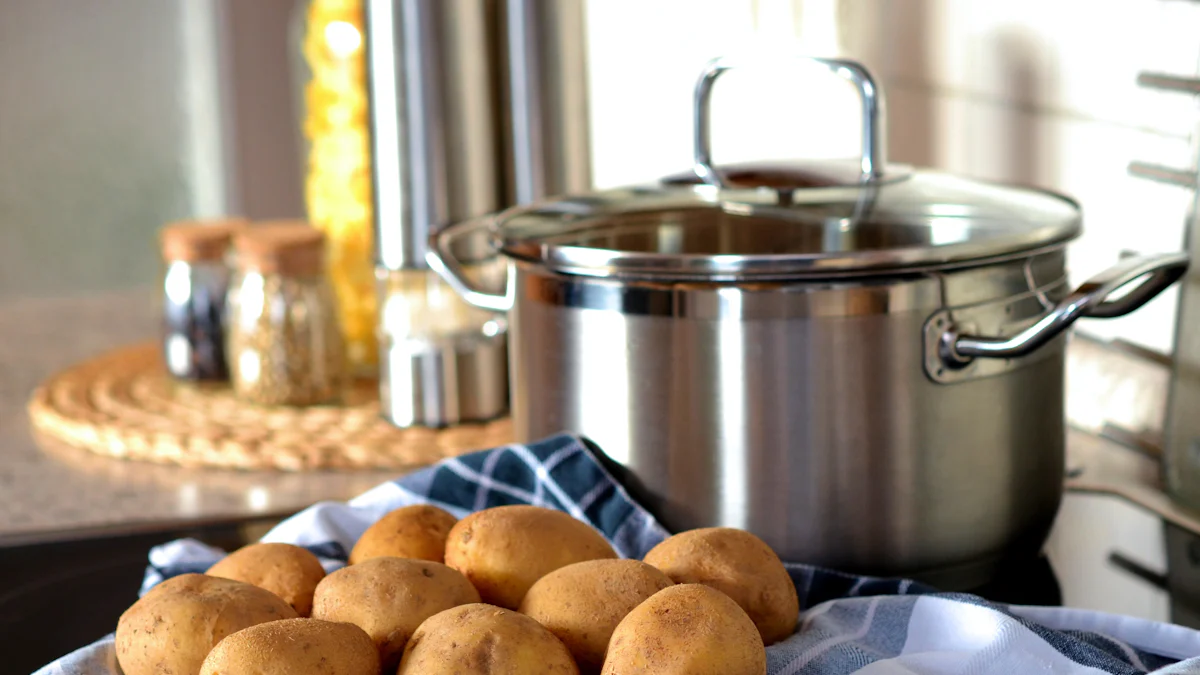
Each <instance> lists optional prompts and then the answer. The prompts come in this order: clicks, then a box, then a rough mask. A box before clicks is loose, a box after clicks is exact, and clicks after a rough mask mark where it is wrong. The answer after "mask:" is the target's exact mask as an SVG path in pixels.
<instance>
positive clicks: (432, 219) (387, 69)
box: [365, 0, 503, 270]
mask: <svg viewBox="0 0 1200 675" xmlns="http://www.w3.org/2000/svg"><path fill="white" fill-rule="evenodd" d="M365 11H366V20H367V24H366V25H367V40H366V49H367V52H366V53H367V65H368V72H369V76H368V78H369V79H368V81H369V88H370V105H371V128H372V147H371V154H372V171H373V179H374V188H375V189H374V194H375V204H374V206H375V220H376V242H377V244H376V257H377V261H378V263H379V264H380V265H381V266H383V267H384V268H386V269H393V270H394V269H402V268H423V267H424V266H425V248H426V245H427V242H428V239H429V235H430V234H432V233H433V232H436V231H437V230H438V228H440V227H442V226H444V225H446V224H448V223H451V222H454V221H456V220H461V219H463V218H468V217H471V216H476V215H480V214H483V213H488V212H490V211H494V210H496V209H497V208H499V207H500V206H501V205H502V203H503V183H502V181H503V171H502V169H501V166H500V164H499V161H498V157H499V156H500V153H501V148H502V141H501V140H500V135H499V134H500V129H499V124H500V120H499V112H498V111H499V102H498V99H497V94H498V92H497V87H496V84H495V77H494V75H493V73H494V71H495V70H496V69H497V68H498V62H497V54H496V49H495V47H494V42H495V39H496V36H495V33H496V30H497V29H496V27H495V26H496V23H495V12H496V8H495V3H494V0H368V2H367V3H366V5H365Z"/></svg>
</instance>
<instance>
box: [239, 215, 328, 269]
mask: <svg viewBox="0 0 1200 675" xmlns="http://www.w3.org/2000/svg"><path fill="white" fill-rule="evenodd" d="M234 247H235V248H236V249H237V255H238V264H239V265H240V266H241V267H242V269H246V270H254V271H256V272H260V273H263V274H284V275H295V276H312V275H316V274H320V273H321V271H322V270H323V269H324V263H325V234H324V233H322V232H321V231H320V230H318V229H316V228H315V227H313V226H311V225H309V224H308V223H305V222H302V221H279V222H270V223H262V224H260V225H254V226H252V227H248V228H246V229H244V230H242V231H240V232H238V234H237V236H236V237H235V238H234Z"/></svg>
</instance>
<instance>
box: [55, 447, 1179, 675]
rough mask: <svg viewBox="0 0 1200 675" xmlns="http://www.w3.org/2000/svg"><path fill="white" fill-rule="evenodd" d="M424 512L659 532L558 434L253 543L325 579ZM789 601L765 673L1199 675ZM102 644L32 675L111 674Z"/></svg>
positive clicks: (902, 586) (390, 489)
mask: <svg viewBox="0 0 1200 675" xmlns="http://www.w3.org/2000/svg"><path fill="white" fill-rule="evenodd" d="M422 502H427V503H431V504H435V505H437V506H440V507H442V508H444V509H446V510H447V511H449V512H451V513H453V514H454V515H455V516H457V517H460V518H461V517H463V516H465V515H466V514H467V513H470V512H472V511H478V510H480V509H483V508H487V507H490V506H500V505H503V504H537V505H540V506H547V507H552V508H556V509H561V510H563V511H566V512H568V513H570V514H571V515H572V516H574V517H576V518H579V519H581V520H584V521H586V522H588V523H590V524H591V525H593V526H594V527H596V528H597V529H599V530H600V531H601V532H603V533H604V534H605V536H607V537H608V538H609V540H610V541H612V543H613V546H614V547H615V548H616V550H617V552H618V553H620V555H622V556H624V557H632V558H641V557H642V555H643V554H645V553H646V552H647V551H649V550H650V548H651V547H653V546H654V545H655V544H657V543H658V542H660V541H662V540H663V538H665V537H666V536H667V532H666V531H665V530H664V529H663V527H662V526H661V525H659V524H658V522H657V521H656V520H655V519H654V518H653V517H652V516H651V515H650V514H649V513H647V512H646V511H645V510H644V509H642V508H641V507H640V506H639V505H637V504H636V503H634V502H633V501H632V499H630V497H629V495H628V494H627V493H626V492H625V490H624V489H622V488H621V486H620V485H619V484H618V483H616V482H615V481H614V480H613V478H612V477H611V476H610V475H609V474H608V473H607V472H606V471H605V470H604V469H603V468H602V466H601V465H600V464H599V463H598V462H597V460H596V458H595V456H594V455H593V454H592V453H591V451H590V450H589V449H588V448H587V447H586V446H585V445H584V444H583V443H582V442H581V441H580V440H578V439H577V438H574V437H571V436H558V437H554V438H551V439H548V440H545V441H542V442H540V443H535V444H532V445H511V446H506V447H503V448H498V449H495V450H489V451H484V452H478V453H474V454H471V455H466V456H463V457H459V458H457V459H450V460H447V461H444V462H442V463H441V464H439V465H437V466H434V467H432V468H429V469H426V470H424V471H420V472H417V473H414V474H411V475H409V476H406V477H404V478H401V479H400V480H397V481H395V482H392V483H386V484H384V485H380V486H378V487H376V488H374V489H372V490H371V491H369V492H367V493H366V494H363V495H361V496H359V497H357V498H355V499H353V500H351V501H350V502H349V503H348V504H341V503H322V504H317V505H315V506H312V507H310V508H308V509H306V510H304V511H302V512H300V513H298V514H296V515H295V516H293V517H291V518H289V519H288V520H286V521H284V522H283V523H280V524H279V525H278V526H277V527H275V528H274V529H273V530H271V532H269V533H268V534H267V536H266V537H264V538H263V540H264V541H274V542H288V543H293V544H298V545H301V546H305V547H307V548H308V549H309V550H311V551H313V552H314V553H316V554H317V555H318V556H319V557H321V559H322V562H323V563H324V564H325V568H326V569H327V570H330V571H332V570H334V569H337V568H338V567H341V566H342V565H344V564H345V560H346V553H347V551H349V550H350V548H351V547H352V546H353V544H354V542H355V541H356V540H357V539H358V537H359V536H360V535H361V534H362V533H363V531H364V530H366V528H367V526H368V525H370V524H371V523H372V522H374V521H375V520H377V519H378V518H379V517H381V516H382V515H383V514H385V513H387V512H388V511H390V510H392V509H395V508H399V507H401V506H405V505H408V504H415V503H422ZM223 555H224V552H223V551H220V550H217V549H214V548H211V547H208V546H205V545H204V544H201V543H199V542H197V541H194V540H188V539H184V540H179V541H174V542H171V543H168V544H165V545H163V546H159V547H157V548H155V549H154V550H153V551H152V552H151V554H150V567H149V568H148V570H147V572H146V579H145V583H144V585H143V589H142V591H143V592H145V591H146V590H147V589H149V588H150V587H152V586H153V585H154V584H156V583H158V582H160V581H162V580H163V579H164V578H167V577H170V576H173V575H176V574H182V573H185V572H203V571H204V570H206V569H207V568H208V567H209V566H210V565H211V564H212V563H214V562H216V561H217V560H218V559H220V558H221V556H223ZM789 570H790V571H791V574H792V578H793V579H794V580H795V582H796V588H797V591H798V592H799V595H800V607H801V611H802V617H801V618H802V620H801V622H800V625H799V628H798V630H797V632H796V634H795V635H793V636H792V637H791V638H789V639H788V640H786V641H784V642H781V643H779V644H776V645H772V646H771V647H769V648H767V660H768V672H769V673H770V674H771V675H784V674H788V675H792V674H798V673H816V674H822V675H825V674H829V675H833V674H839V675H840V674H843V673H847V674H848V673H860V674H867V673H914V674H916V673H920V674H929V675H933V674H939V675H940V674H943V673H944V674H951V673H954V674H960V673H961V674H969V675H984V674H996V675H1001V674H1003V675H1010V674H1013V673H1046V674H1055V675H1065V674H1067V673H1088V674H1092V675H1095V674H1098V673H1120V674H1122V675H1123V674H1126V673H1145V672H1155V673H1200V632H1198V631H1194V630H1190V629H1187V628H1183V627H1181V626H1174V625H1170V624H1162V623H1156V622H1153V621H1145V620H1142V619H1135V618H1132V617H1124V616H1116V615H1111V614H1102V613H1099V612H1091V611H1083V610H1073V609H1064V608H1053V607H1022V606H1008V605H998V604H995V603H991V602H987V601H986V600H983V599H981V598H978V597H975V596H971V595H965V594H956V593H937V592H935V591H934V590H933V589H930V588H926V587H923V586H921V585H920V584H917V583H913V582H911V581H904V580H891V579H874V578H866V577H855V576H850V575H845V574H839V573H836V572H831V571H828V570H822V569H816V568H813V567H809V566H806V565H789ZM119 673H120V671H119V669H118V668H117V665H116V659H115V658H114V651H113V639H112V636H111V635H110V636H108V637H106V638H104V639H102V640H100V641H98V642H96V643H94V644H92V645H90V646H88V647H84V648H83V649H80V650H78V651H76V652H74V653H72V654H69V655H67V656H65V657H63V658H61V659H59V660H58V661H56V662H54V663H52V664H50V665H48V666H46V667H45V668H43V669H41V670H39V671H38V673H36V674H35V675H119Z"/></svg>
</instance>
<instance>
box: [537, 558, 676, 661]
mask: <svg viewBox="0 0 1200 675" xmlns="http://www.w3.org/2000/svg"><path fill="white" fill-rule="evenodd" d="M673 584H674V582H673V581H671V579H670V578H668V577H667V575H665V574H663V573H662V572H660V571H658V570H657V569H656V568H654V567H651V566H650V565H647V564H646V563H644V562H641V561H638V560H588V561H586V562H581V563H575V564H574V565H567V566H566V567H560V568H559V569H556V570H554V571H553V572H551V573H549V574H547V575H546V576H544V577H542V578H541V579H538V580H537V583H535V584H534V585H533V587H532V588H530V589H529V592H528V593H526V594H525V599H524V600H522V601H521V613H522V614H525V615H527V616H529V617H530V618H532V619H536V620H537V622H538V623H540V624H542V625H543V626H545V627H546V629H547V630H549V631H550V632H551V633H554V636H555V637H557V638H558V639H559V640H562V643H563V644H564V645H566V646H567V649H568V650H570V652H571V656H574V657H575V663H577V664H578V665H579V670H580V672H582V673H598V672H600V668H601V666H603V665H604V652H605V651H606V650H607V649H608V641H609V638H611V637H612V634H613V630H615V629H616V627H617V624H619V623H621V619H624V618H625V615H626V614H629V612H631V611H633V608H634V607H637V606H638V605H640V604H642V603H643V602H645V601H646V599H647V598H649V597H650V596H652V595H654V594H655V593H657V592H659V591H661V590H662V589H664V588H667V587H668V586H671V585H673Z"/></svg>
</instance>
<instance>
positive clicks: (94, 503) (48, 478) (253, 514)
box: [0, 291, 396, 547]
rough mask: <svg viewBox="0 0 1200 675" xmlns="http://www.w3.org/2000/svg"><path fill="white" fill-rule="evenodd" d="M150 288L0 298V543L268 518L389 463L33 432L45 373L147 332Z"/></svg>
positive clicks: (381, 475) (151, 323) (378, 476)
mask: <svg viewBox="0 0 1200 675" xmlns="http://www.w3.org/2000/svg"><path fill="white" fill-rule="evenodd" d="M154 298H155V296H154V294H153V293H152V292H149V291H122V292H105V293H91V294H86V295H79V296H71V297H57V298H43V299H10V300H4V301H0V547H4V546H14V545H20V544H26V543H36V542H45V541H66V540H71V539H80V538H87V537H93V536H101V535H108V534H127V533H135V532H139V531H154V530H166V529H171V528H176V527H192V526H198V525H205V524H214V523H223V522H234V521H241V520H247V519H252V518H270V517H277V516H283V515H287V514H291V513H294V512H295V511H298V510H300V509H302V508H304V507H306V506H309V505H311V504H313V503H314V502H318V501H323V500H344V499H348V498H350V497H353V496H354V495H357V494H359V493H361V492H364V491H366V490H367V489H369V488H371V487H373V486H375V485H378V484H379V483H382V482H384V481H386V480H389V479H392V478H395V477H396V473H395V472H394V471H359V472H309V473H271V472H236V471H219V470H203V469H183V468H178V467H172V466H159V465H152V464H145V463H139V462H122V461H117V460H112V459H107V458H103V457H99V456H95V455H92V454H90V453H88V452H85V451H81V450H77V449H75V448H70V447H67V446H65V445H62V444H59V443H55V442H53V441H49V440H47V439H44V438H35V437H34V435H33V433H32V432H31V429H30V427H29V423H28V416H27V415H26V411H25V404H26V401H27V400H28V398H29V394H30V393H31V392H32V390H33V389H34V388H35V387H36V386H37V385H38V384H39V383H41V382H42V381H43V380H44V379H45V378H46V377H48V376H50V375H51V374H53V373H54V372H56V371H58V370H60V369H62V368H65V367H67V366H70V365H71V364H73V363H76V362H79V361H82V360H85V359H87V358H89V357H92V356H95V355H97V354H100V353H102V352H104V351H105V350H108V349H112V348H114V347H118V346H121V345H125V344H129V343H132V342H138V341H143V340H146V339H147V338H150V337H153V336H154V335H155V334H156V332H157V323H156V322H157V316H158V309H157V306H156V303H155V299H154Z"/></svg>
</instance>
